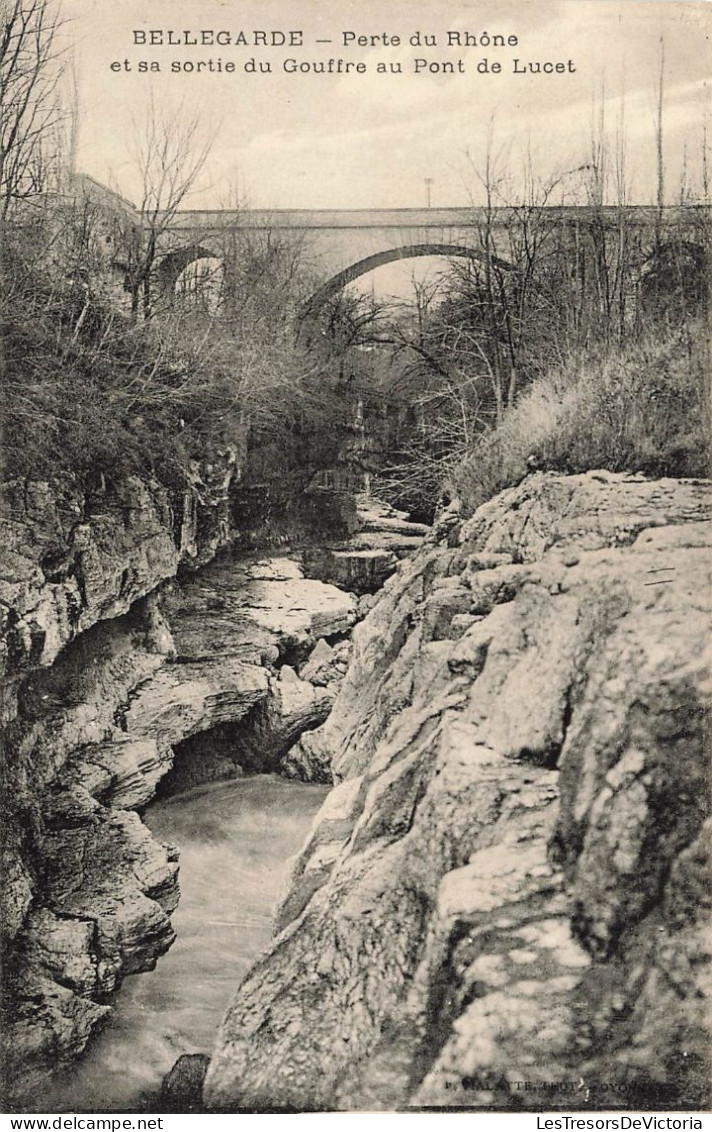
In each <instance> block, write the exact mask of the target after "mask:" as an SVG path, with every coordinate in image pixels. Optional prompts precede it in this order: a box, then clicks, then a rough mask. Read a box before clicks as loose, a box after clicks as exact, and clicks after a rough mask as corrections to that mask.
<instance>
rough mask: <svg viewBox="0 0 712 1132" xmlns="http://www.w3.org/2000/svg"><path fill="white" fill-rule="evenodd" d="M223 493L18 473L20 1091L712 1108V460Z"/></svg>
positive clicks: (11, 815)
mask: <svg viewBox="0 0 712 1132" xmlns="http://www.w3.org/2000/svg"><path fill="white" fill-rule="evenodd" d="M218 497H219V492H218V493H217V494H216V499H214V500H212V501H211V505H210V506H209V507H208V508H206V504H205V496H203V498H202V500H200V499H197V497H196V498H195V499H192V500H191V499H190V498H186V499H185V500H184V501H183V505H182V510H181V509H180V508H178V507H177V506H176V503H175V501H171V500H168V499H165V498H161V496H160V494H157V493H156V492H155V490H153V489H152V488H150V487H146V486H145V485H142V484H141V483H139V482H134V483H133V484H129V485H128V486H127V487H126V488H125V489H124V495H123V498H120V499H117V498H114V499H113V500H104V501H103V505H102V507H101V508H100V509H99V511H98V512H97V511H94V513H90V512H89V511H88V510H87V509H86V508H85V510H84V512H83V514H82V513H81V505H80V503H79V502H78V501H77V500H76V499H75V501H74V503H75V509H74V511H72V509H71V507H69V506H68V502H69V503H71V501H72V500H71V493H69V494H68V493H67V492H65V497H64V500H63V501H59V502H58V499H57V496H56V494H53V493H52V492H51V491H50V490H49V489H48V490H47V491H46V492H45V493H44V494H41V493H37V492H35V494H34V495H28V494H27V492H26V491H25V493H24V495H23V494H21V493H19V491H18V493H17V494H16V495H15V496H14V498H13V499H11V501H10V502H11V503H12V504H13V505H14V506H13V507H12V508H11V511H10V514H11V516H12V519H11V522H10V524H9V538H10V542H9V545H10V546H11V548H12V566H13V568H14V575H13V577H12V578H11V579H7V580H5V581H4V582H3V585H4V587H5V589H4V593H3V601H4V602H5V604H6V605H7V606H8V608H10V609H11V610H12V616H11V617H10V618H9V620H8V628H9V632H8V634H7V641H8V644H9V647H8V649H7V653H6V668H7V682H6V698H5V702H4V707H5V716H6V720H7V723H6V736H7V751H8V756H7V758H6V761H5V778H6V782H5V792H4V798H5V806H6V821H5V833H6V844H5V850H4V854H5V856H4V860H5V869H6V877H7V878H8V883H7V884H6V887H5V911H4V915H3V927H4V931H5V937H6V938H5V947H6V955H7V957H8V958H7V966H6V970H7V972H8V977H7V979H6V1003H5V1010H6V1019H7V1021H8V1023H9V1026H8V1027H7V1030H8V1037H9V1040H8V1041H7V1043H6V1050H5V1074H6V1079H7V1080H8V1083H9V1087H10V1094H9V1099H10V1103H11V1104H13V1103H14V1104H17V1105H23V1106H24V1107H25V1108H26V1109H27V1108H32V1109H33V1110H34V1111H49V1110H52V1109H54V1110H56V1111H97V1110H98V1111H117V1112H119V1111H142V1109H144V1106H145V1109H147V1110H149V1111H153V1112H155V1111H159V1110H162V1109H161V1105H164V1106H168V1107H167V1109H166V1110H172V1111H176V1110H177V1111H183V1110H184V1109H183V1108H181V1106H185V1110H188V1109H192V1108H195V1107H199V1108H201V1109H206V1110H208V1111H226V1110H227V1111H232V1110H238V1109H239V1110H243V1111H244V1110H247V1111H257V1112H260V1111H273V1110H275V1109H277V1110H279V1109H285V1110H288V1111H295V1110H297V1111H312V1110H357V1111H362V1110H368V1111H373V1110H378V1109H386V1110H395V1109H403V1108H413V1109H427V1108H432V1107H435V1108H440V1107H443V1106H444V1107H447V1108H454V1109H458V1108H465V1109H472V1108H474V1109H477V1108H481V1109H499V1110H501V1109H513V1110H516V1109H519V1108H523V1107H526V1105H527V1104H528V1103H531V1096H532V1095H534V1094H536V1093H537V1090H539V1092H545V1091H546V1089H547V1088H548V1087H549V1086H548V1085H547V1083H550V1082H559V1083H560V1091H559V1092H558V1093H557V1094H555V1095H549V1094H547V1102H546V1103H547V1106H548V1107H554V1108H555V1107H567V1108H570V1107H578V1108H583V1109H585V1108H592V1107H597V1106H600V1105H601V1103H603V1100H604V1098H605V1104H606V1106H610V1107H614V1108H621V1107H627V1106H628V1105H631V1104H634V1105H636V1106H638V1107H641V1108H653V1107H665V1108H670V1107H679V1108H683V1109H685V1108H686V1109H689V1108H694V1107H701V1106H702V1105H704V1104H705V1103H706V1100H705V1099H706V1096H707V1080H708V1076H707V1049H708V1046H707V1022H706V1013H705V1011H706V1001H707V993H708V992H707V987H708V973H709V935H708V933H707V931H706V925H707V914H708V913H707V909H708V903H709V885H708V881H707V873H706V868H707V856H706V852H707V850H706V848H705V834H706V832H707V830H708V824H709V823H708V818H707V795H708V792H707V783H708V777H707V768H706V764H705V759H704V747H705V742H706V737H707V727H708V711H709V672H708V658H707V649H708V642H707V640H706V628H707V623H708V617H709V598H710V588H709V579H708V562H709V558H708V554H709V549H708V548H709V529H708V512H709V501H710V489H709V484H708V483H707V482H706V481H701V480H669V479H668V480H650V479H646V478H645V477H643V476H639V475H622V474H621V475H614V474H612V473H608V472H590V473H587V474H584V475H577V476H562V475H556V474H553V473H541V472H535V473H533V474H531V475H528V476H526V477H525V478H524V479H523V481H522V482H521V483H520V484H519V485H517V486H515V487H513V488H510V489H508V490H507V491H505V492H502V493H501V495H499V496H496V497H495V498H494V499H493V500H491V501H490V502H489V503H487V504H484V505H483V506H482V507H481V508H479V510H477V511H476V512H475V514H474V515H473V516H472V517H470V518H463V517H462V516H461V515H460V513H459V509H458V505H457V503H453V504H452V505H450V506H449V507H447V508H445V509H444V510H442V511H441V512H440V514H439V515H438V517H437V519H436V522H435V525H434V527H433V528H432V529H430V530H428V529H426V528H424V527H420V526H419V525H418V524H413V523H410V522H409V521H408V520H407V518H406V517H405V516H403V515H401V514H398V513H395V512H393V511H392V510H389V509H388V508H385V507H382V506H380V505H378V504H377V503H375V501H365V502H362V504H361V512H360V515H361V517H360V519H359V521H358V522H357V523H354V524H352V525H351V529H350V531H349V532H348V534H347V535H346V536H340V538H338V539H333V540H331V542H330V543H328V544H327V543H321V544H319V545H310V546H308V547H304V548H297V549H296V550H295V551H292V550H290V551H286V550H285V551H284V552H282V551H280V554H279V555H278V556H275V555H272V556H269V555H260V554H256V553H241V552H239V550H238V552H237V553H236V552H235V550H231V551H230V550H227V549H221V546H223V544H224V542H225V536H224V525H223V524H222V520H221V519H220V514H221V511H220V508H221V504H220V500H219V498H218ZM60 503H61V506H60ZM77 508H78V509H79V511H80V513H79V514H78V513H77ZM211 560H212V561H211ZM188 564H189V565H190V569H186V565H188ZM179 863H180V874H179V871H178V870H179ZM179 878H180V884H179ZM179 896H180V900H179ZM186 1055H187V1060H186ZM196 1055H200V1056H198V1057H196ZM180 1059H182V1061H181V1060H180ZM174 1063H177V1064H176V1068H175V1069H174V1070H173V1071H172V1073H171V1075H170V1076H169V1078H168V1080H167V1083H166V1084H165V1085H164V1087H163V1089H164V1091H163V1093H162V1094H161V1093H160V1088H161V1079H162V1078H163V1077H164V1075H165V1074H167V1073H168V1072H169V1071H170V1070H171V1066H173V1064H174ZM181 1065H182V1066H183V1070H181V1068H180V1067H181ZM188 1065H190V1072H188V1071H187V1068H186V1067H187V1066H188ZM203 1079H204V1080H203ZM580 1082H583V1085H582V1086H580V1085H579V1084H578V1083H580ZM524 1084H526V1090H525V1089H524ZM520 1085H521V1088H520ZM575 1085H576V1086H577V1087H576V1089H574V1086H575ZM572 1090H573V1092H572ZM159 1098H162V1099H159Z"/></svg>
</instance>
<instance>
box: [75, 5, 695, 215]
mask: <svg viewBox="0 0 712 1132" xmlns="http://www.w3.org/2000/svg"><path fill="white" fill-rule="evenodd" d="M62 9H63V13H64V15H65V17H66V18H67V20H68V23H67V25H66V27H65V29H64V35H65V37H66V39H67V42H68V44H69V45H70V47H71V51H72V53H73V56H74V65H75V71H76V75H77V82H78V89H79V136H78V148H77V165H78V168H79V169H81V170H82V171H84V172H87V173H89V174H91V175H92V176H94V177H96V178H97V179H99V180H101V181H104V182H105V183H110V184H112V185H113V186H114V187H116V188H118V189H119V190H120V191H121V192H123V193H124V194H125V195H126V196H128V197H129V198H132V199H135V198H136V197H137V196H138V195H139V191H140V182H139V178H138V175H137V169H136V161H135V154H134V151H135V134H136V129H137V128H138V129H139V130H140V128H141V123H142V122H143V121H144V120H145V114H146V107H147V105H148V103H149V100H150V99H151V98H153V100H154V102H155V104H156V106H157V107H159V109H160V110H165V111H167V112H170V110H171V109H175V107H176V106H178V105H183V107H184V111H185V113H187V114H189V115H192V114H195V115H198V116H199V117H200V120H201V126H200V129H201V133H202V134H203V136H205V137H206V138H207V137H213V136H214V139H215V140H214V142H213V145H212V148H211V152H210V154H209V156H208V158H207V159H206V161H205V165H204V167H203V169H202V171H201V174H200V176H199V178H198V179H197V181H196V184H195V191H194V193H193V195H192V197H191V198H190V200H189V201H187V202H186V205H187V206H188V207H221V206H222V205H223V204H224V203H225V202H227V201H229V200H231V199H234V198H235V196H236V195H237V196H239V197H240V198H241V199H242V200H243V201H246V203H248V204H249V205H251V206H252V207H259V208H388V207H398V208H408V207H423V206H424V205H425V204H426V203H427V202H428V200H429V201H430V203H431V204H432V205H433V206H455V205H467V204H470V203H472V202H473V201H474V202H477V201H478V200H480V199H481V192H482V189H481V181H480V179H479V177H478V173H481V171H482V168H483V162H484V157H485V153H486V150H487V146H488V137H489V138H490V139H491V141H490V143H489V144H490V147H491V152H492V153H493V154H495V155H496V157H497V168H498V170H499V171H500V173H501V175H502V176H504V173H505V170H507V169H509V174H508V176H509V189H508V191H509V192H510V195H516V194H517V192H518V191H519V190H520V188H521V183H522V182H521V170H522V169H523V168H524V155H525V154H526V153H527V152H529V153H530V154H531V164H532V167H533V169H534V170H535V174H536V176H539V177H541V178H542V179H546V178H548V177H550V176H554V175H556V176H560V177H561V180H560V190H559V191H560V192H561V193H562V194H563V195H564V196H566V195H568V194H570V193H573V192H575V190H576V187H577V185H578V186H580V182H581V173H580V172H579V173H576V172H574V171H575V170H577V169H578V170H580V167H581V166H582V165H585V164H586V163H588V162H590V157H591V141H590V138H591V128H592V121H593V120H594V118H595V119H596V121H598V122H600V120H601V112H603V121H604V125H605V129H606V131H607V133H608V136H609V139H610V141H611V142H612V143H613V142H614V139H615V134H616V131H617V130H618V131H620V129H621V124H622V126H623V133H624V135H625V139H626V142H625V152H626V179H627V183H628V192H629V198H630V199H631V200H634V201H638V202H647V201H651V200H653V199H654V195H655V185H656V179H655V115H656V84H657V81H658V72H659V61H660V50H661V48H660V44H661V40H662V41H664V90H665V110H664V144H665V165H666V191H667V194H668V199H669V201H671V202H672V201H673V200H675V199H676V198H677V196H678V195H679V186H680V175H681V170H682V166H683V162H685V163H686V166H687V175H686V176H687V182H688V188H689V191H690V192H691V193H692V195H695V196H699V195H700V193H701V183H702V178H701V161H700V155H701V152H702V138H703V130H704V125H705V120H706V116H709V110H710V106H709V101H710V87H709V83H710V75H711V74H712V68H711V66H710V64H711V63H712V48H711V45H710V31H711V30H712V3H705V2H695V0H682V2H677V0H642V2H641V0H555V2H553V3H552V2H548V0H496V2H495V0H458V2H453V0H438V2H437V3H433V2H431V0H410V2H409V3H404V2H403V0H360V2H358V3H357V2H352V0H328V2H327V0H222V2H216V0H181V3H180V4H177V3H176V2H175V0H63V3H62ZM169 30H171V31H173V33H174V36H178V37H183V33H184V32H188V33H189V37H193V38H195V36H196V33H200V32H202V31H208V32H213V33H217V32H227V33H229V35H230V37H231V38H232V39H233V40H234V39H235V38H236V37H238V35H239V33H240V32H243V33H244V34H245V36H246V37H247V38H248V40H252V35H253V32H254V31H267V32H268V33H271V32H272V31H276V32H282V33H284V34H288V33H289V32H291V31H296V32H300V33H301V35H300V37H299V38H301V39H302V40H303V43H302V45H300V46H294V47H289V46H288V45H285V46H281V45H280V46H275V47H271V46H269V47H265V46H254V45H253V44H252V43H249V44H248V45H247V46H245V45H241V44H239V43H235V42H231V43H229V44H213V45H206V46H201V45H194V44H180V45H176V46H169V45H166V44H165V42H164V44H163V45H158V44H154V45H153V46H150V45H148V44H139V43H136V42H135V40H136V39H139V40H140V38H141V35H142V33H145V34H146V36H147V37H148V33H150V32H151V31H153V32H154V33H155V32H160V33H162V35H163V38H164V40H165V39H166V36H167V33H168V31H169ZM448 32H450V33H457V32H459V33H460V36H461V42H460V45H459V46H458V45H457V43H456V42H453V43H452V45H450V46H448ZM465 32H469V34H470V36H471V37H475V38H476V39H477V40H478V41H479V40H480V39H481V38H482V37H484V38H485V39H486V37H487V34H488V35H489V37H490V39H491V38H492V37H493V36H496V35H504V36H505V37H506V38H507V39H508V38H509V37H510V36H516V37H517V43H516V45H514V46H510V45H507V46H505V47H497V46H494V45H493V44H492V43H491V42H490V44H489V45H488V44H485V45H482V44H481V43H480V42H478V43H477V44H476V45H472V46H467V47H465V46H464V45H463V44H464V33H465ZM136 33H138V35H136ZM416 33H420V36H421V42H420V44H418V43H417V42H416V43H413V44H412V43H411V42H410V40H411V37H413V36H415V35H416ZM345 36H346V37H347V38H349V42H348V43H345V42H344V37H345ZM358 36H366V37H367V38H369V39H370V37H371V36H374V37H380V38H379V39H378V40H377V42H376V43H375V44H371V43H368V44H367V45H359V43H358V41H357V39H356V38H355V37H358ZM395 36H399V37H400V39H401V43H400V45H394V44H393V38H394V37H395ZM424 36H430V37H434V38H435V44H434V45H433V43H432V40H431V42H430V43H429V44H428V45H427V46H425V45H424V44H423V37H424ZM351 37H353V38H351ZM384 37H386V38H385V40H384ZM450 38H451V39H453V40H454V38H455V36H454V34H451V37H450ZM318 39H328V40H331V42H330V43H322V44H318V43H317V42H316V40H318ZM210 59H212V60H213V64H214V65H216V64H217V61H218V60H220V61H221V62H222V64H223V66H224V65H225V64H226V63H227V62H233V63H234V64H235V68H236V69H235V71H234V73H226V72H225V70H223V71H222V73H218V72H217V71H214V72H213V73H202V74H198V73H196V70H195V67H196V64H197V63H198V62H200V61H202V62H207V61H208V60H210ZM251 59H254V60H255V64H256V66H257V67H259V65H260V64H261V63H262V64H265V63H269V64H270V65H271V68H272V69H271V71H270V72H269V73H259V72H257V73H251V72H249V71H247V72H246V71H245V69H244V68H245V64H246V63H248V62H249V60H251ZM329 59H333V60H335V61H336V60H339V59H341V60H343V62H344V64H345V63H349V62H350V63H362V64H365V67H366V70H365V73H354V71H352V72H351V73H349V74H315V73H313V65H314V64H315V63H316V62H321V61H328V60H329ZM515 59H516V60H518V63H515V62H514V60H515ZM288 60H294V61H295V62H294V63H290V62H287V61H288ZM417 60H420V61H421V62H420V63H417V62H416V61H417ZM126 61H128V66H129V68H130V69H128V70H127V69H126ZM141 61H143V62H144V63H145V64H146V65H148V66H150V65H151V64H153V65H154V70H153V72H152V73H149V74H139V73H138V68H139V64H140V62H141ZM483 61H486V63H485V62H483ZM530 62H535V63H553V64H557V63H559V64H561V65H562V66H563V68H564V71H563V73H556V72H555V71H554V73H553V74H546V73H542V74H531V73H525V74H520V73H517V71H518V70H519V69H524V70H527V68H528V64H529V63H530ZM285 63H286V67H287V68H289V67H293V66H296V67H300V66H301V65H303V64H306V65H308V67H309V68H311V69H310V70H309V71H308V73H301V71H300V70H297V71H296V73H291V72H290V71H288V70H286V69H285ZM493 63H499V65H500V67H501V70H500V72H499V73H496V72H493V71H492V69H491V68H492V64H493ZM112 64H113V69H112ZM156 64H157V65H158V68H159V69H158V70H157V69H156V68H155V65H156ZM379 64H385V72H386V73H383V72H379V70H378V67H379ZM391 64H394V65H397V64H400V67H401V71H400V72H398V71H397V66H396V67H394V69H393V70H391ZM444 64H448V65H449V66H448V67H444ZM186 65H187V66H188V68H190V67H192V68H193V70H192V71H190V70H188V71H186V70H185V69H184V68H185V67H186ZM334 65H336V64H334ZM342 65H343V64H342ZM478 65H479V69H478ZM485 67H487V68H488V69H487V70H486V71H485V73H483V71H484V69H485ZM172 68H179V70H178V71H177V73H176V71H175V70H172ZM416 68H417V71H416ZM453 70H454V72H455V73H443V72H444V71H445V72H447V71H453ZM708 133H709V136H710V138H711V139H712V125H711V126H710V128H709V129H708Z"/></svg>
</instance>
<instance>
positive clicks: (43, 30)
mask: <svg viewBox="0 0 712 1132" xmlns="http://www.w3.org/2000/svg"><path fill="white" fill-rule="evenodd" d="M0 13H1V14H2V29H1V31H0V218H1V219H2V220H3V221H4V220H5V219H6V218H7V216H8V213H9V212H10V211H11V209H12V208H13V207H14V206H15V205H16V204H17V203H18V202H19V201H22V200H27V199H28V198H30V197H32V196H35V195H37V194H39V193H42V192H45V191H46V190H47V188H48V182H49V177H50V169H51V167H52V166H54V167H55V168H56V165H57V161H58V154H57V153H56V152H55V147H56V141H57V138H58V135H59V130H58V127H59V124H60V122H61V120H62V117H63V113H64V112H63V110H62V108H61V105H60V102H59V99H58V97H57V86H58V83H59V80H60V76H61V72H62V58H61V51H60V49H59V45H58V32H59V29H60V27H61V24H62V21H61V17H60V15H59V10H58V8H57V7H56V6H55V4H54V3H53V2H52V0H0Z"/></svg>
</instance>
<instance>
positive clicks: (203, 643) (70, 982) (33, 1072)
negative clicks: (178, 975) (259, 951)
mask: <svg viewBox="0 0 712 1132" xmlns="http://www.w3.org/2000/svg"><path fill="white" fill-rule="evenodd" d="M356 604H357V603H356V598H355V597H354V596H353V595H350V594H346V593H343V592H342V591H340V590H338V589H336V588H334V587H333V586H329V585H325V584H323V583H322V582H319V581H315V580H307V579H305V578H304V577H303V575H302V572H301V570H300V568H299V567H298V566H297V565H296V564H295V563H291V562H290V561H288V560H286V559H269V560H256V561H253V562H250V563H245V562H238V561H235V560H233V559H230V558H226V559H224V560H222V561H220V562H216V563H214V564H212V565H211V566H209V567H207V568H205V569H204V570H203V571H202V572H200V573H199V574H196V575H194V576H192V577H191V578H190V579H189V580H186V581H184V582H183V583H182V584H178V583H176V584H174V585H173V586H172V588H171V589H170V590H169V591H168V592H164V593H163V594H162V595H160V596H159V595H156V594H151V595H149V596H148V597H146V598H144V599H142V600H140V601H138V602H134V604H133V605H132V606H131V609H130V610H129V612H128V613H126V614H125V615H124V616H122V617H113V618H112V619H110V620H104V621H100V622H99V623H98V624H95V625H93V626H91V627H89V628H87V629H85V631H84V632H82V633H81V635H80V636H79V637H78V639H77V640H76V641H73V642H71V643H70V644H69V645H68V646H66V647H65V648H64V649H63V650H62V652H61V653H60V655H58V656H57V657H56V658H55V661H54V664H53V665H52V666H51V667H42V666H40V667H38V668H37V669H36V670H35V671H34V672H32V673H31V674H30V675H29V676H27V677H26V678H25V680H24V681H23V682H22V683H21V684H20V685H19V688H18V707H19V712H18V715H17V718H16V719H15V720H14V722H12V723H10V724H9V726H8V727H7V729H6V738H7V756H6V760H5V764H4V767H3V779H4V781H3V802H4V807H5V818H4V822H3V832H4V836H5V845H4V852H3V861H4V864H5V875H6V884H5V886H4V891H3V912H2V917H1V918H0V919H1V923H2V932H3V943H4V948H5V954H6V956H7V960H6V972H7V978H6V985H5V993H6V1011H5V1026H4V1031H5V1032H4V1038H5V1043H4V1045H5V1048H4V1062H5V1065H4V1076H5V1077H6V1078H8V1079H10V1080H11V1081H12V1080H14V1081H15V1082H17V1085H16V1090H17V1091H16V1094H15V1095H16V1096H20V1097H22V1096H25V1097H26V1096H27V1094H28V1093H31V1092H32V1090H33V1089H34V1088H35V1087H36V1085H37V1082H38V1081H40V1080H41V1078H42V1076H43V1075H44V1074H46V1073H47V1072H48V1071H50V1070H51V1069H54V1068H56V1067H57V1066H58V1064H60V1063H61V1061H62V1059H66V1058H69V1057H73V1056H76V1055H77V1054H78V1053H79V1052H81V1050H82V1049H83V1047H84V1045H85V1044H86V1042H87V1040H88V1038H89V1036H90V1034H91V1032H92V1030H93V1029H94V1028H95V1027H96V1026H97V1025H99V1024H101V1023H102V1022H103V1021H104V1020H105V1018H106V1016H107V1013H108V1012H109V1010H110V1006H109V1002H110V998H109V996H110V995H111V994H112V992H113V991H114V990H115V989H116V988H117V987H118V986H119V984H120V982H121V979H122V978H123V977H124V976H125V975H127V974H131V973H135V972H138V971H143V970H147V969H149V968H150V967H152V966H153V965H154V964H155V962H156V958H157V957H158V956H159V955H161V954H162V953H163V952H164V951H165V950H166V949H167V948H168V947H169V946H170V944H171V943H172V941H173V938H174V933H173V929H172V928H171V924H170V913H171V912H172V910H173V909H174V908H175V905H176V903H177V900H178V855H177V852H176V850H175V849H173V848H172V847H171V846H163V845H159V844H157V843H156V842H155V841H153V840H152V838H151V836H150V835H149V833H148V831H147V830H146V828H145V827H144V826H143V824H142V823H141V820H140V817H139V814H138V813H137V812H135V811H137V810H139V811H140V810H141V808H142V807H144V806H145V805H146V804H147V803H148V802H149V801H150V799H151V798H152V797H153V795H154V793H155V791H156V787H157V785H158V784H159V783H160V782H161V780H162V779H163V778H164V776H165V775H166V774H167V773H168V771H169V770H170V769H171V767H172V764H173V759H174V749H175V748H178V749H185V748H186V746H187V745H189V744H190V743H191V741H192V740H194V739H195V740H196V741H197V738H198V737H200V736H202V735H203V734H204V733H206V732H209V733H210V734H212V735H215V734H216V733H217V732H219V731H220V729H221V728H222V729H225V728H232V729H233V731H232V733H231V734H232V747H231V755H232V758H233V759H234V764H232V765H234V766H237V767H239V766H240V765H243V766H244V767H245V769H247V770H257V771H269V770H275V769H277V767H278V765H279V762H280V760H281V759H282V758H283V757H284V756H285V754H286V752H287V751H288V749H289V747H290V746H291V745H292V743H294V741H295V740H296V739H297V738H298V737H299V735H300V734H301V732H302V731H303V730H304V728H306V727H316V726H317V725H318V724H320V723H322V722H323V720H324V719H325V717H326V715H327V714H328V711H329V709H330V707H331V704H332V702H333V699H334V693H333V691H329V689H328V688H326V687H325V686H316V685H313V684H311V683H310V682H309V681H308V680H302V679H301V678H300V677H299V676H298V675H297V673H296V671H295V670H294V669H293V668H292V667H291V665H292V664H294V663H298V664H300V665H304V664H306V663H307V661H308V657H309V654H310V652H311V651H312V650H313V649H314V646H315V645H316V644H317V642H319V641H321V640H322V639H325V638H332V639H334V641H335V643H336V644H337V646H338V642H339V641H340V639H341V637H342V635H343V634H344V633H346V632H347V631H349V630H350V628H351V626H352V625H353V623H354V620H355V616H356ZM324 647H325V648H328V647H330V646H328V645H327V644H326V642H325V645H324ZM238 740H239V741H238ZM200 755H201V752H200V750H199V749H198V748H196V751H195V752H193V757H194V760H195V761H196V762H197V765H195V766H194V771H193V780H194V781H198V782H200V781H206V780H208V779H209V778H210V777H211V774H212V773H213V772H212V771H211V769H210V767H209V768H208V772H207V773H204V772H203V771H202V769H201V766H200ZM185 784H186V783H184V785H185Z"/></svg>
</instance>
